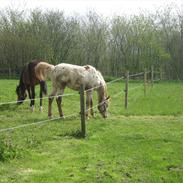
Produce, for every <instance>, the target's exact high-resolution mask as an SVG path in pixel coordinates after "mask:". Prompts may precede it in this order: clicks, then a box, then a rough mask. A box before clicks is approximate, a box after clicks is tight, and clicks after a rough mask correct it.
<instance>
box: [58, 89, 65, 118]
mask: <svg viewBox="0 0 183 183" xmlns="http://www.w3.org/2000/svg"><path fill="white" fill-rule="evenodd" d="M63 93H64V89H61V90H60V93H59V96H58V97H57V98H56V101H57V106H58V111H59V114H60V117H62V118H64V113H63V111H62V96H61V95H63Z"/></svg>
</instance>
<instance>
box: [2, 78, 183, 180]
mask: <svg viewBox="0 0 183 183" xmlns="http://www.w3.org/2000/svg"><path fill="white" fill-rule="evenodd" d="M17 83H18V81H17V80H0V86H2V87H1V88H0V103H3V102H6V101H13V100H16V94H15V87H16V84H17ZM137 86H139V87H138V88H136V89H134V90H133V89H130V90H129V106H128V109H127V110H125V109H124V94H123V89H124V83H120V82H119V83H113V84H111V85H109V86H108V90H109V92H108V93H109V95H110V96H111V100H110V107H109V117H108V119H106V120H105V119H102V117H101V116H100V115H99V113H98V111H97V110H96V117H95V118H90V120H88V121H87V124H86V126H87V136H86V138H85V139H82V138H81V137H80V118H79V115H78V116H76V117H69V118H66V119H64V120H56V121H50V122H48V123H44V124H40V125H33V126H29V127H25V128H20V129H16V130H14V131H8V132H3V133H0V138H1V139H0V182H8V183H11V182H16V183H17V182H20V183H22V182H33V183H34V182H35V183H41V182H42V183H52V182H63V183H65V182H86V183H88V182H91V183H93V182H111V183H113V182H144V183H146V182H154V183H157V182H180V183H181V182H183V156H182V152H183V141H182V139H183V131H182V129H183V105H182V98H183V92H182V91H183V83H182V82H162V83H156V84H155V85H154V87H153V88H151V87H150V86H149V87H148V90H147V95H146V96H145V97H144V93H143V85H142V83H140V82H132V83H130V85H129V87H130V88H135V87H137ZM38 90H39V89H38ZM120 90H121V93H122V94H121V95H119V96H116V97H115V95H116V94H117V93H119V92H120ZM49 91H50V83H49ZM37 93H38V92H37ZM66 93H75V94H76V96H71V97H65V98H64V99H63V110H64V112H65V115H66V116H67V115H69V114H72V113H78V114H79V95H78V94H77V92H74V91H71V90H67V91H66ZM94 98H95V102H94V103H95V104H96V103H97V102H96V95H95V96H94ZM38 104H39V102H38V101H36V110H35V112H34V113H31V112H30V111H29V102H25V103H24V104H23V105H21V106H17V105H14V104H9V105H2V106H0V129H2V128H8V127H14V126H17V125H21V124H28V123H32V122H38V121H41V120H46V119H47V100H45V101H44V112H43V113H40V112H39V105H38ZM95 104H94V105H95ZM53 114H54V117H58V112H57V108H56V104H55V102H54V106H53Z"/></svg>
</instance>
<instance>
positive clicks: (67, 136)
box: [58, 130, 84, 139]
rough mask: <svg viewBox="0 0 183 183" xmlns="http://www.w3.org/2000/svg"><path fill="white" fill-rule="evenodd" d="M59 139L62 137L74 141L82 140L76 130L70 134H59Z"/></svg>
mask: <svg viewBox="0 0 183 183" xmlns="http://www.w3.org/2000/svg"><path fill="white" fill-rule="evenodd" d="M58 136H59V137H64V138H75V139H82V138H84V137H83V134H82V133H81V131H79V130H77V131H72V132H65V133H63V134H59V135H58Z"/></svg>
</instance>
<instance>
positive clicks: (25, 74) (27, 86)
mask: <svg viewBox="0 0 183 183" xmlns="http://www.w3.org/2000/svg"><path fill="white" fill-rule="evenodd" d="M41 63H43V61H42V60H33V61H31V62H29V63H28V64H26V65H25V66H24V68H23V70H22V72H21V75H20V81H19V85H18V86H17V88H16V93H17V96H18V97H17V104H21V103H23V101H24V100H25V98H26V97H27V94H26V90H27V92H28V95H29V99H30V100H31V102H30V107H31V108H32V111H33V110H34V100H35V86H36V85H38V84H39V85H40V95H39V96H40V110H41V111H42V96H43V94H45V95H46V94H47V85H46V82H45V81H44V80H39V79H38V77H37V76H36V71H37V70H36V68H39V65H40V64H41ZM44 63H45V64H47V63H46V62H44ZM38 71H39V72H40V70H39V69H38Z"/></svg>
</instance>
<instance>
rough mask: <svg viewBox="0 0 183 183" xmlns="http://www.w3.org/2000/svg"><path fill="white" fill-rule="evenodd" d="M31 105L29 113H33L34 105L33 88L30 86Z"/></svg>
mask: <svg viewBox="0 0 183 183" xmlns="http://www.w3.org/2000/svg"><path fill="white" fill-rule="evenodd" d="M31 94H32V95H31V104H30V107H31V111H32V112H33V111H34V103H35V87H34V86H31Z"/></svg>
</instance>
